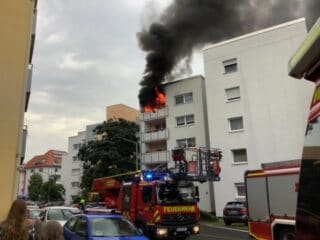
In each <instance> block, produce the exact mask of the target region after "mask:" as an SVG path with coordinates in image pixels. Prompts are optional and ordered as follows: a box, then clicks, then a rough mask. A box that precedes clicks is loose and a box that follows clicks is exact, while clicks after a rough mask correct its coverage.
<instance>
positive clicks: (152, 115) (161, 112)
mask: <svg viewBox="0 0 320 240" xmlns="http://www.w3.org/2000/svg"><path fill="white" fill-rule="evenodd" d="M166 116H168V107H165V108H160V109H158V110H157V111H156V112H144V113H141V114H140V120H142V121H149V120H153V119H158V118H164V117H166Z"/></svg>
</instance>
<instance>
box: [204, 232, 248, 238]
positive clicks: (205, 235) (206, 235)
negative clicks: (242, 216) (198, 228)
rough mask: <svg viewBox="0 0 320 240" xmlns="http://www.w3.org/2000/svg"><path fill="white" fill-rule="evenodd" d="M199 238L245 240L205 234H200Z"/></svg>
mask: <svg viewBox="0 0 320 240" xmlns="http://www.w3.org/2000/svg"><path fill="white" fill-rule="evenodd" d="M199 236H204V237H210V238H211V237H214V238H219V239H224V240H243V239H241V238H234V237H231V238H230V237H223V236H218V235H210V234H205V233H200V235H199Z"/></svg>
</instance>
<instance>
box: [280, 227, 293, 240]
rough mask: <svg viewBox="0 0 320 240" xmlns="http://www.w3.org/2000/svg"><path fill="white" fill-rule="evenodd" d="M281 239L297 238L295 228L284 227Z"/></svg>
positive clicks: (290, 239)
mask: <svg viewBox="0 0 320 240" xmlns="http://www.w3.org/2000/svg"><path fill="white" fill-rule="evenodd" d="M279 240H295V237H294V229H293V228H284V229H281V230H280V232H279Z"/></svg>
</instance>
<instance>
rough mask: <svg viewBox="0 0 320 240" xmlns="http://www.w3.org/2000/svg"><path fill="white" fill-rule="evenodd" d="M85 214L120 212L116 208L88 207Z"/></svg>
mask: <svg viewBox="0 0 320 240" xmlns="http://www.w3.org/2000/svg"><path fill="white" fill-rule="evenodd" d="M84 214H87V215H100V214H120V212H119V211H117V210H116V209H106V208H86V209H85V210H84Z"/></svg>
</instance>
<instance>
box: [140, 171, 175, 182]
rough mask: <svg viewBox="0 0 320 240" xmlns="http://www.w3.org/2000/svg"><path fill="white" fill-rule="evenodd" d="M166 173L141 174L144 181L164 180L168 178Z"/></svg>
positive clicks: (150, 172) (147, 172)
mask: <svg viewBox="0 0 320 240" xmlns="http://www.w3.org/2000/svg"><path fill="white" fill-rule="evenodd" d="M168 175H169V173H168V172H155V171H145V172H143V173H142V176H143V179H144V180H145V181H154V180H160V181H161V180H166V179H167V178H168V177H169V176H168Z"/></svg>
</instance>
